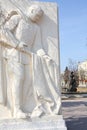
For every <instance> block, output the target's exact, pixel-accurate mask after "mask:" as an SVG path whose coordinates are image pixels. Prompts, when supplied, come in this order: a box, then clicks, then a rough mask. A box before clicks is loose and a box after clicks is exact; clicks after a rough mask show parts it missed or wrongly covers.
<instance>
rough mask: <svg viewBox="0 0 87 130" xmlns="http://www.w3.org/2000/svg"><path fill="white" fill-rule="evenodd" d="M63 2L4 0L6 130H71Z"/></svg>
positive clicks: (0, 33) (1, 58)
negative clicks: (63, 78)
mask: <svg viewBox="0 0 87 130" xmlns="http://www.w3.org/2000/svg"><path fill="white" fill-rule="evenodd" d="M57 28H58V19H57V4H56V3H49V2H34V1H29V0H24V1H22V0H19V1H17V0H3V1H2V0H0V130H1V129H2V130H4V129H8V130H12V129H14V130H16V129H19V130H35V129H37V130H41V129H43V130H60V129H61V130H66V126H65V122H64V120H63V117H62V113H61V93H60V72H59V71H60V61H59V37H58V35H59V34H58V29H57Z"/></svg>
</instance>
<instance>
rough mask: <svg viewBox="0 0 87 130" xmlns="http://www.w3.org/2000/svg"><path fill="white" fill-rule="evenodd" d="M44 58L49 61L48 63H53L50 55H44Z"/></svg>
mask: <svg viewBox="0 0 87 130" xmlns="http://www.w3.org/2000/svg"><path fill="white" fill-rule="evenodd" d="M43 57H44V58H45V59H47V60H48V61H53V60H52V58H51V57H50V56H48V55H44V56H43Z"/></svg>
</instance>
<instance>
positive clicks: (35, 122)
mask: <svg viewBox="0 0 87 130" xmlns="http://www.w3.org/2000/svg"><path fill="white" fill-rule="evenodd" d="M0 130H67V128H66V125H65V121H64V120H63V117H62V116H61V115H59V116H47V117H44V118H32V119H31V118H29V119H10V120H9V119H8V120H7V119H6V120H0Z"/></svg>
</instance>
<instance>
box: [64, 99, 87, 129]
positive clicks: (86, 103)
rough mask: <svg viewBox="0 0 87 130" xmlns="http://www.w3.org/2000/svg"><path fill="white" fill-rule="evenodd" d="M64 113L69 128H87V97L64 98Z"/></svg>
mask: <svg viewBox="0 0 87 130" xmlns="http://www.w3.org/2000/svg"><path fill="white" fill-rule="evenodd" d="M62 113H63V116H64V118H65V121H66V125H67V128H68V130H87V98H84V97H79V98H68V99H65V100H62Z"/></svg>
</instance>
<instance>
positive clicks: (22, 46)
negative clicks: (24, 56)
mask: <svg viewBox="0 0 87 130" xmlns="http://www.w3.org/2000/svg"><path fill="white" fill-rule="evenodd" d="M24 47H27V44H25V43H24V42H20V44H19V45H18V48H19V49H22V50H23V49H24Z"/></svg>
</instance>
